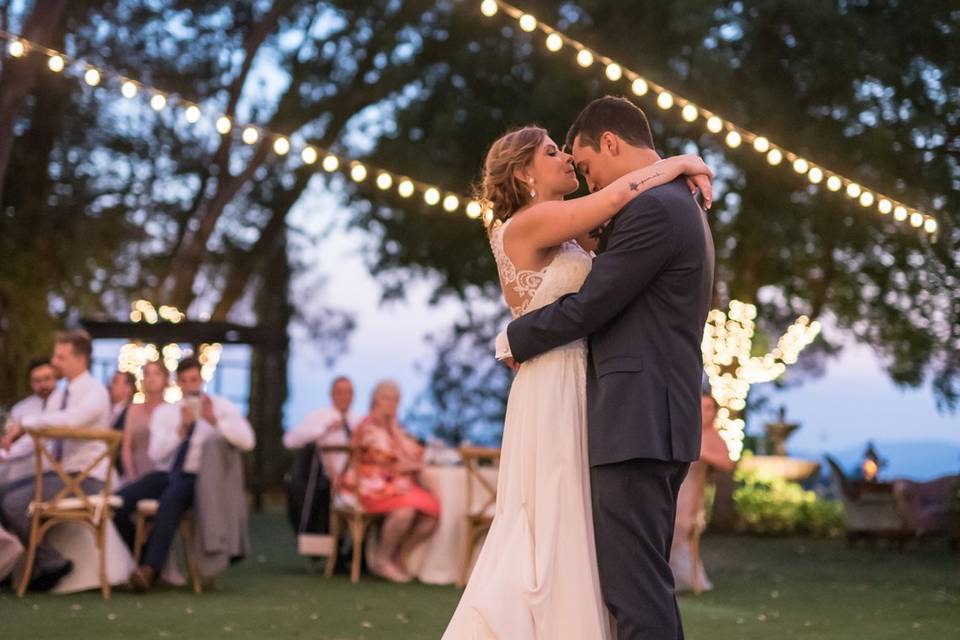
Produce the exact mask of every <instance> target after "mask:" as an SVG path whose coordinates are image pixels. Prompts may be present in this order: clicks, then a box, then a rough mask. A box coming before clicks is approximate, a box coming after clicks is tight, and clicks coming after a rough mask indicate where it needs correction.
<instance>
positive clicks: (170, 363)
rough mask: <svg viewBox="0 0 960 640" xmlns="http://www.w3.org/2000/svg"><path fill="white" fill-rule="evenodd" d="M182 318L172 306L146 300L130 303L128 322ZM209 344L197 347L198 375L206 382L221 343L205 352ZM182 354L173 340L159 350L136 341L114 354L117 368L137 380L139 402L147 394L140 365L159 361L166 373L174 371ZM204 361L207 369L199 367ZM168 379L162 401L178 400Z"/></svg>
mask: <svg viewBox="0 0 960 640" xmlns="http://www.w3.org/2000/svg"><path fill="white" fill-rule="evenodd" d="M185 319H186V315H185V314H184V313H183V312H181V311H180V310H179V309H177V308H176V307H174V306H171V305H161V306H160V307H159V309H158V308H156V307H154V306H153V304H151V303H150V302H149V301H148V300H137V301H135V302H134V303H133V304H131V305H130V321H131V322H133V323H140V322H146V323H147V324H157V323H158V322H160V321H161V320H163V321H167V322H170V323H173V324H178V323H180V322H183V321H184V320H185ZM209 346H211V345H201V346H200V360H201V375H202V376H203V377H204V380H207V381H209V380H210V379H211V378H212V377H213V374H214V372H215V370H216V366H217V362H219V360H220V350H222V347H221V346H220V345H215V346H216V350H215V352H208V351H207V350H206V348H205V347H209ZM205 354H206V355H205ZM184 355H186V353H185V352H184V351H183V350H182V349H181V348H180V345H178V344H176V343H170V344H167V345H164V347H163V348H162V349H158V348H157V345H155V344H149V343H148V344H144V343H142V342H140V341H139V340H136V341H133V342H128V343H127V344H125V345H123V346H122V347H120V353H119V355H118V356H117V370H118V371H123V372H128V373H131V374H133V376H134V378H135V379H136V384H135V388H136V392H135V393H134V396H133V402H134V403H135V404H141V403H143V402H144V401H145V400H146V395H145V394H144V392H143V368H144V367H145V366H146V365H147V364H148V363H150V362H162V363H163V366H164V367H165V368H166V370H167V374H168V376H169V375H170V374H172V373H173V372H174V371H176V369H177V364H178V363H179V362H180V360H181V359H182V357H183V356H184ZM203 363H206V364H207V365H210V366H207V368H206V372H204V370H203V368H202V367H203ZM169 380H170V378H169V377H168V386H167V387H166V389H164V391H163V399H164V401H165V402H177V401H179V400H180V399H181V398H182V397H183V393H182V392H181V390H180V388H179V387H177V386H176V384H173V383H172V382H169Z"/></svg>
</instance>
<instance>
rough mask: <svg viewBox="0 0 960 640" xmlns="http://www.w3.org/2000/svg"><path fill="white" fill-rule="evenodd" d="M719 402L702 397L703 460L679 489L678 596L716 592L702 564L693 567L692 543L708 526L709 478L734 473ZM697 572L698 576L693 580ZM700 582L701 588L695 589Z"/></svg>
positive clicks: (674, 561)
mask: <svg viewBox="0 0 960 640" xmlns="http://www.w3.org/2000/svg"><path fill="white" fill-rule="evenodd" d="M717 409H718V407H717V401H716V400H714V399H713V396H711V395H710V393H709V392H707V391H705V392H704V393H703V394H702V395H701V396H700V413H701V416H702V418H701V419H702V422H701V439H700V459H699V460H697V461H696V462H694V463H693V464H691V465H690V470H689V471H688V472H687V477H686V478H684V480H683V484H681V485H680V493H679V495H678V496H677V520H676V525H675V527H674V531H673V547H672V550H671V551H670V567H671V568H672V569H673V576H674V583H675V587H676V590H677V591H678V592H682V591H690V590H693V589H694V586H698V587H699V588H700V590H703V591H708V590H710V589H712V588H713V586H712V585H711V584H710V581H709V580H708V579H707V574H706V572H705V571H704V569H703V565H702V564H701V565H700V566H699V567H694V560H695V559H694V558H693V552H692V549H691V548H690V543H691V541H692V540H693V537H694V535H695V534H698V533H700V532H701V531H702V530H703V528H704V527H705V526H706V523H705V522H704V518H705V514H704V511H705V509H706V490H707V475H708V474H709V471H710V470H711V469H718V470H720V471H732V470H733V466H734V465H733V461H732V460H731V459H730V453H729V450H728V449H727V445H726V443H725V442H724V441H723V438H721V437H720V433H719V432H718V431H717V429H716V427H715V426H714V423H715V422H716V419H717ZM694 571H696V573H697V575H696V577H695V576H694ZM695 582H698V583H699V584H698V585H695Z"/></svg>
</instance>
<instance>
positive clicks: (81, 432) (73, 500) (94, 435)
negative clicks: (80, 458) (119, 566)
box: [17, 427, 123, 599]
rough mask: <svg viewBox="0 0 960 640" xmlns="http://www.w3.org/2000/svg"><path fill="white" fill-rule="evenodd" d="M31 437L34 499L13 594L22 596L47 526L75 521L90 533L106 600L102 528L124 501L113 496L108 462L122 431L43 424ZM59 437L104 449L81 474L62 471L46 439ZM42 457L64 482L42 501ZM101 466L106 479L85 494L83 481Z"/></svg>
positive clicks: (105, 540) (104, 531) (107, 590)
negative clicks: (20, 574)
mask: <svg viewBox="0 0 960 640" xmlns="http://www.w3.org/2000/svg"><path fill="white" fill-rule="evenodd" d="M29 433H30V435H31V436H32V437H33V445H34V461H35V478H34V489H35V491H34V499H33V502H31V503H30V506H29V507H28V509H29V514H30V517H31V521H30V541H29V543H28V545H27V555H26V566H25V567H24V571H23V577H22V578H21V580H20V586H19V587H18V588H17V596H19V597H21V598H22V597H23V594H24V593H25V592H26V590H27V585H28V584H29V583H30V577H31V574H32V573H33V563H34V560H35V558H36V553H37V546H38V545H39V544H40V541H41V540H43V536H44V535H45V534H46V533H47V531H49V530H50V528H51V527H53V526H54V525H57V524H61V523H64V522H79V523H81V524H84V525H86V526H88V527H89V528H90V529H91V531H92V532H93V536H94V541H95V543H96V546H97V551H98V552H99V554H100V592H101V594H102V595H103V597H104V599H109V598H110V582H109V580H108V578H107V555H106V553H107V531H108V528H109V526H110V523H111V521H112V519H113V509H114V508H116V507H119V506H121V505H122V504H123V502H122V499H121V498H120V497H119V496H115V495H113V494H112V491H111V489H112V481H113V460H114V459H115V458H116V454H117V449H118V447H119V446H120V443H121V442H122V441H123V433H121V432H119V431H115V430H113V429H74V428H63V427H47V428H43V429H36V430H32V431H30V432H29ZM55 440H61V441H63V442H70V441H82V442H94V441H96V442H102V443H103V444H104V445H105V446H104V450H103V451H102V452H101V453H100V455H98V456H97V457H96V459H94V460H93V461H92V462H90V463H89V464H88V465H87V466H86V468H84V470H83V471H81V472H80V473H67V472H66V471H64V469H63V465H62V463H61V461H59V460H57V459H56V457H55V456H54V455H53V454H52V453H50V451H49V450H48V448H47V446H46V443H47V442H51V441H55ZM44 461H46V463H47V464H48V465H49V469H48V472H49V471H52V472H54V473H56V475H57V476H58V477H59V478H60V480H61V481H62V482H63V488H62V489H61V490H60V491H59V492H58V493H57V494H56V495H55V496H53V498H51V499H49V500H44V499H43V475H44V468H43V467H44ZM100 465H106V467H107V473H106V479H105V480H104V483H103V488H102V489H101V490H100V492H99V493H96V494H92V495H88V494H87V493H86V492H85V491H84V490H83V487H82V484H83V482H84V480H86V479H87V478H89V477H90V474H91V473H92V472H93V470H94V469H96V468H97V467H99V466H100Z"/></svg>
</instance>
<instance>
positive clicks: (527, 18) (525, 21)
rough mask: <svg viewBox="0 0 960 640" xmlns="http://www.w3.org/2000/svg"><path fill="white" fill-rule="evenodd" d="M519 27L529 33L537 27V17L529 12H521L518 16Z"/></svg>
mask: <svg viewBox="0 0 960 640" xmlns="http://www.w3.org/2000/svg"><path fill="white" fill-rule="evenodd" d="M520 28H521V29H523V30H524V31H526V32H527V33H530V32H531V31H533V30H535V29H536V28H537V19H536V18H534V17H533V16H532V15H530V14H529V13H525V14H523V15H522V16H520Z"/></svg>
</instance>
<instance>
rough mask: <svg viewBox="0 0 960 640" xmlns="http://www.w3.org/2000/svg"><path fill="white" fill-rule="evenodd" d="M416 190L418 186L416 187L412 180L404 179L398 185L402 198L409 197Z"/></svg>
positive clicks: (398, 191)
mask: <svg viewBox="0 0 960 640" xmlns="http://www.w3.org/2000/svg"><path fill="white" fill-rule="evenodd" d="M415 190H416V187H414V184H413V182H411V181H410V180H403V181H401V182H400V184H399V185H398V186H397V193H399V194H400V197H401V198H409V197H410V196H412V195H413V192H414V191H415Z"/></svg>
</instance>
